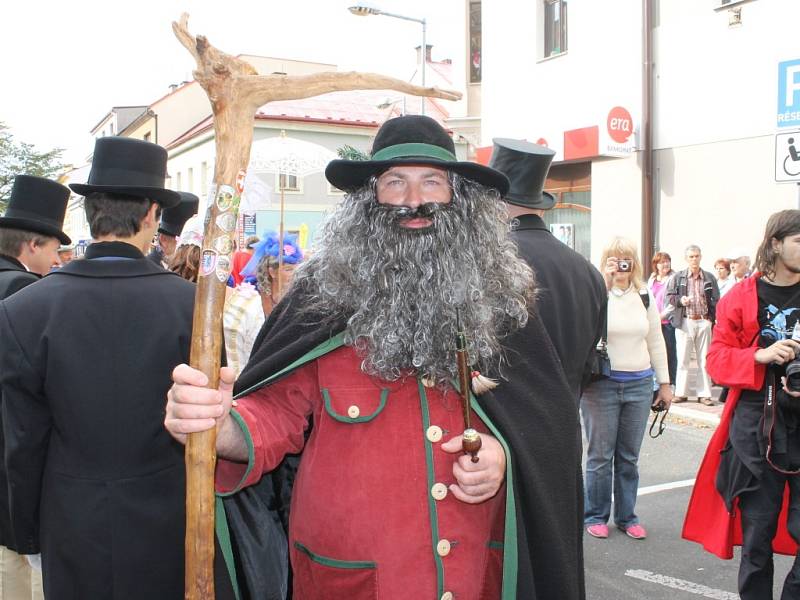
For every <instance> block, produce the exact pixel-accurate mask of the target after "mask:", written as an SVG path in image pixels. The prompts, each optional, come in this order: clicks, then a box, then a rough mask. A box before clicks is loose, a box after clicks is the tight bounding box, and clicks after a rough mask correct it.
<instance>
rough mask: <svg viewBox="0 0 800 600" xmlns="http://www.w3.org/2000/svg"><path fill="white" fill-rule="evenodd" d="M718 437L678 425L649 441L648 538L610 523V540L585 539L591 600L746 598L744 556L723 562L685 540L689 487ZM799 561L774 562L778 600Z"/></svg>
mask: <svg viewBox="0 0 800 600" xmlns="http://www.w3.org/2000/svg"><path fill="white" fill-rule="evenodd" d="M711 433H712V430H711V429H710V428H702V427H697V426H695V425H690V424H681V423H675V422H671V423H669V425H668V427H667V430H666V431H665V432H664V435H662V436H661V437H659V438H657V439H655V440H653V439H650V438H649V437H648V436H647V435H645V441H644V444H643V446H642V453H641V456H640V460H639V472H640V484H639V498H638V501H637V505H636V512H637V514H638V515H639V519H640V521H641V523H642V524H643V525H644V526H645V527H646V528H647V531H648V537H647V539H646V540H633V539H630V538H629V537H627V536H626V535H625V534H624V533H622V532H621V531H619V530H617V529H615V528H613V526H612V524H611V523H609V527H611V534H610V535H609V537H608V539H606V540H598V539H595V538H593V537H591V536H590V535H588V534H584V553H585V565H586V597H587V599H588V600H629V599H630V600H634V599H635V600H642V599H646V600H662V599H663V600H667V599H669V600H699V599H700V598H715V599H717V600H733V599H736V598H739V596H738V594H737V593H736V590H737V587H736V576H737V571H738V568H739V553H738V549H737V551H736V553H735V555H734V558H733V560H721V559H719V558H717V557H716V556H714V555H712V554H708V553H707V552H704V551H703V549H702V548H701V547H700V546H699V545H698V544H694V543H691V542H687V541H685V540H683V539H681V537H680V532H681V528H682V526H683V517H684V514H685V512H686V506H687V504H688V502H689V496H690V494H691V490H692V488H691V483H690V482H689V480H693V479H694V477H695V475H696V473H697V467H698V466H699V464H700V461H701V460H702V457H703V453H704V451H705V448H706V445H707V443H708V440H709V439H710V437H711ZM669 484H672V485H673V486H675V487H671V488H670V487H669ZM655 486H664V487H666V488H667V489H662V488H661V487H655ZM792 560H793V559H792V558H791V557H785V556H776V557H775V579H776V583H775V593H774V597H775V598H779V597H780V588H781V586H782V584H783V578H784V577H785V575H786V573H787V572H788V570H789V568H790V566H791V563H792ZM764 600H770V599H768V598H765V599H764Z"/></svg>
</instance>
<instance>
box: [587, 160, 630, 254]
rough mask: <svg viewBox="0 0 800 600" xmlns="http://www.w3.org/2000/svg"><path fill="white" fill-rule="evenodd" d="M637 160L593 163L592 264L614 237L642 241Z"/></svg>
mask: <svg viewBox="0 0 800 600" xmlns="http://www.w3.org/2000/svg"><path fill="white" fill-rule="evenodd" d="M638 159H639V156H638V155H637V154H634V155H633V156H630V157H628V158H606V159H601V160H596V161H594V162H592V257H591V261H592V264H594V265H597V264H599V262H600V255H601V254H602V252H603V247H605V246H606V245H607V244H608V243H609V242H610V241H611V239H612V238H613V237H616V236H621V237H625V238H628V239H630V240H631V241H633V242H634V243H635V244H636V247H637V248H638V247H639V246H640V241H641V238H642V227H641V225H642V201H641V197H642V182H641V168H640V165H639V163H638V162H637V161H638Z"/></svg>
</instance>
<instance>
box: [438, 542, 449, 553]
mask: <svg viewBox="0 0 800 600" xmlns="http://www.w3.org/2000/svg"><path fill="white" fill-rule="evenodd" d="M436 552H437V553H438V554H439V556H447V555H448V554H450V542H449V541H448V540H439V543H438V544H436Z"/></svg>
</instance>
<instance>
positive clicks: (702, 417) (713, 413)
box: [667, 361, 725, 427]
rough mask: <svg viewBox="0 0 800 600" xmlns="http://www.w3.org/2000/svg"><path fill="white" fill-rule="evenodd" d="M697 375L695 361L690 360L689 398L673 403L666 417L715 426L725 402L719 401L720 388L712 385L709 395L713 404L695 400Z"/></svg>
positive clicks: (717, 423)
mask: <svg viewBox="0 0 800 600" xmlns="http://www.w3.org/2000/svg"><path fill="white" fill-rule="evenodd" d="M696 377H697V363H696V362H694V361H692V368H691V369H690V370H689V396H688V397H689V399H688V400H687V401H686V402H681V403H680V404H673V405H672V406H671V407H670V409H669V416H668V417H667V418H668V419H670V418H671V419H679V420H683V421H690V422H692V423H696V424H698V425H705V426H709V427H716V426H717V425H719V419H720V416H721V415H722V410H723V409H724V408H725V404H723V403H721V402H720V401H719V395H720V394H721V393H722V388H721V387H719V386H716V385H715V386H714V387H712V388H711V396H712V397H713V398H714V406H705V405H704V404H700V403H699V402H698V401H697V396H696V395H695V394H696V392H695V387H694V383H695V381H696Z"/></svg>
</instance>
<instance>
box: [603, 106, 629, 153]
mask: <svg viewBox="0 0 800 600" xmlns="http://www.w3.org/2000/svg"><path fill="white" fill-rule="evenodd" d="M606 127H607V128H608V135H609V136H610V137H611V139H612V140H614V141H615V142H617V143H618V144H624V143H625V142H627V141H628V138H630V137H631V134H632V133H633V119H632V118H631V113H629V112H628V111H627V110H626V109H624V108H623V107H621V106H615V107H614V108H612V109H611V110H610V111H609V113H608V118H607V119H606Z"/></svg>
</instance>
